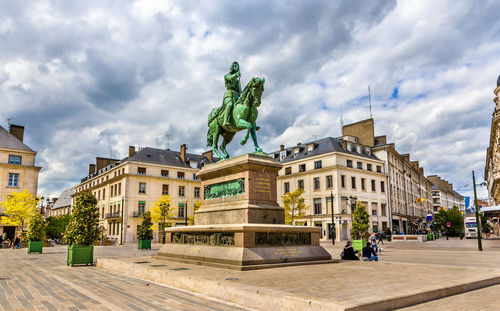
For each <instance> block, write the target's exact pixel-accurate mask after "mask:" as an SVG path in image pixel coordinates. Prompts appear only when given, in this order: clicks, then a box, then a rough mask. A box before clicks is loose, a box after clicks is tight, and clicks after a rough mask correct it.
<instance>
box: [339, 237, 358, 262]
mask: <svg viewBox="0 0 500 311" xmlns="http://www.w3.org/2000/svg"><path fill="white" fill-rule="evenodd" d="M357 253H358V251H355V250H354V248H353V247H352V242H351V241H347V244H346V245H345V247H344V251H343V252H342V254H341V255H340V257H341V258H340V259H342V260H359V257H358V256H356V254H357Z"/></svg>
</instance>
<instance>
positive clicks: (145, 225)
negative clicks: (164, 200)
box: [137, 212, 153, 241]
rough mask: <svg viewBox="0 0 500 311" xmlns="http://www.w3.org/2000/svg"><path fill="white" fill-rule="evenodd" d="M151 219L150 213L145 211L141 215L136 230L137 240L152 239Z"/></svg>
mask: <svg viewBox="0 0 500 311" xmlns="http://www.w3.org/2000/svg"><path fill="white" fill-rule="evenodd" d="M152 227H153V221H152V220H151V213H150V212H145V213H144V214H143V215H142V223H141V225H140V226H139V229H138V230H137V238H138V239H139V240H142V241H145V240H152V239H153V229H152Z"/></svg>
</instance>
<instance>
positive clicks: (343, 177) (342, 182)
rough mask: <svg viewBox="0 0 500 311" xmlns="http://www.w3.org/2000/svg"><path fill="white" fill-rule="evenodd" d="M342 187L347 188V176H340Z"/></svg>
mask: <svg viewBox="0 0 500 311" xmlns="http://www.w3.org/2000/svg"><path fill="white" fill-rule="evenodd" d="M340 186H341V187H342V188H345V175H340Z"/></svg>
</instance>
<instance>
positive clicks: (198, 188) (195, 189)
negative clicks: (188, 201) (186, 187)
mask: <svg viewBox="0 0 500 311" xmlns="http://www.w3.org/2000/svg"><path fill="white" fill-rule="evenodd" d="M194 197H195V198H199V197H200V187H194Z"/></svg>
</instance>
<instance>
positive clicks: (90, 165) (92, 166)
mask: <svg viewBox="0 0 500 311" xmlns="http://www.w3.org/2000/svg"><path fill="white" fill-rule="evenodd" d="M94 173H95V164H89V175H91V174H94Z"/></svg>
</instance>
